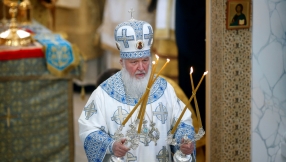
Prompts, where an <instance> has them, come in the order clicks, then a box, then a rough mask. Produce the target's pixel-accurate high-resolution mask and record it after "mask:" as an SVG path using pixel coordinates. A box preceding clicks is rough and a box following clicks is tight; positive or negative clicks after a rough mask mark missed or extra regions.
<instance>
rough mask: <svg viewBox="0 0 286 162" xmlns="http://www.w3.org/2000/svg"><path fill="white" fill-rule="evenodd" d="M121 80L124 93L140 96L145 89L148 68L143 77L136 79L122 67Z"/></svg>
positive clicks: (148, 74)
mask: <svg viewBox="0 0 286 162" xmlns="http://www.w3.org/2000/svg"><path fill="white" fill-rule="evenodd" d="M121 71H122V72H121V74H122V81H123V84H124V86H125V89H126V93H127V94H128V95H129V96H131V97H134V98H140V97H141V96H142V95H143V93H144V92H145V90H146V87H147V84H148V80H149V76H150V73H151V72H150V71H151V70H150V68H149V70H148V73H146V75H145V76H144V78H141V79H137V78H135V76H130V74H129V72H128V71H127V70H126V68H124V67H123V68H122V70H121Z"/></svg>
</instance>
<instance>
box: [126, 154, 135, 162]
mask: <svg viewBox="0 0 286 162" xmlns="http://www.w3.org/2000/svg"><path fill="white" fill-rule="evenodd" d="M126 161H127V162H129V161H137V156H134V155H133V154H132V153H130V152H127V156H126Z"/></svg>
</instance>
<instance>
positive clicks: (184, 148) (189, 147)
mask: <svg viewBox="0 0 286 162" xmlns="http://www.w3.org/2000/svg"><path fill="white" fill-rule="evenodd" d="M194 148H195V147H194V143H193V142H185V141H184V139H182V144H181V147H180V150H181V152H182V153H183V154H185V155H190V154H191V153H193V151H194Z"/></svg>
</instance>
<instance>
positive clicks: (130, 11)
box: [128, 8, 135, 19]
mask: <svg viewBox="0 0 286 162" xmlns="http://www.w3.org/2000/svg"><path fill="white" fill-rule="evenodd" d="M128 12H129V13H130V14H131V19H133V12H135V11H134V10H133V8H131V9H130V10H128Z"/></svg>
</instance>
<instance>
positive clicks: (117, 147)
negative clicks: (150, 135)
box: [112, 139, 130, 157]
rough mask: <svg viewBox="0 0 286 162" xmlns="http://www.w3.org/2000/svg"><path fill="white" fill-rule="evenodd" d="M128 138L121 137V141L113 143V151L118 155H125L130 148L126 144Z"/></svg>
mask: <svg viewBox="0 0 286 162" xmlns="http://www.w3.org/2000/svg"><path fill="white" fill-rule="evenodd" d="M125 141H126V139H121V141H115V142H114V143H113V147H112V150H113V153H114V155H115V156H116V157H123V156H125V154H126V153H127V152H128V151H129V150H130V149H129V148H128V147H126V146H125V145H124V142H125Z"/></svg>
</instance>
